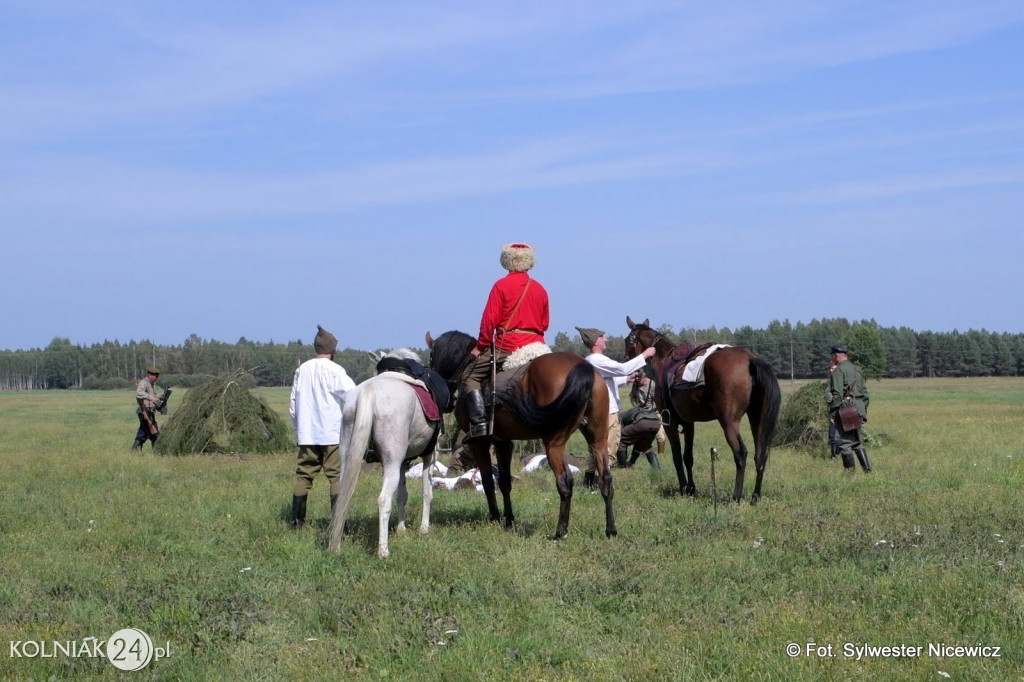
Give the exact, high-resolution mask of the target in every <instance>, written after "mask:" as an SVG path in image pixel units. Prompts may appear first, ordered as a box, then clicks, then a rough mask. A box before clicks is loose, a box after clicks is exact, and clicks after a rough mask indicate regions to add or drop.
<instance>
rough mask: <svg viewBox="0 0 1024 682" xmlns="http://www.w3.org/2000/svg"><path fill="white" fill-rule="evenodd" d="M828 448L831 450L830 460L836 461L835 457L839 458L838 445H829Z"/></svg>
mask: <svg viewBox="0 0 1024 682" xmlns="http://www.w3.org/2000/svg"><path fill="white" fill-rule="evenodd" d="M828 446H829V448H830V449H831V450H832V459H836V458H837V457H839V444H838V443H829V444H828Z"/></svg>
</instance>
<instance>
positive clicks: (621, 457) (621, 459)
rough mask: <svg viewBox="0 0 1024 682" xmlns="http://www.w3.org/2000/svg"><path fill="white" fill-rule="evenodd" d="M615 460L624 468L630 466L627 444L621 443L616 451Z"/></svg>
mask: <svg viewBox="0 0 1024 682" xmlns="http://www.w3.org/2000/svg"><path fill="white" fill-rule="evenodd" d="M615 462H616V463H617V464H618V465H619V466H620V467H622V468H623V469H625V468H626V467H628V466H629V462H627V461H626V446H625V445H620V446H619V449H618V450H616V451H615Z"/></svg>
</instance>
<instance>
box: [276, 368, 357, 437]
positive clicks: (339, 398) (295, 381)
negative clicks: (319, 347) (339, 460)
mask: <svg viewBox="0 0 1024 682" xmlns="http://www.w3.org/2000/svg"><path fill="white" fill-rule="evenodd" d="M355 386H356V384H355V382H354V381H352V379H351V378H349V376H348V373H347V372H346V371H345V368H343V367H342V366H341V365H339V364H338V363H336V362H334V361H333V360H331V359H330V358H313V359H312V360H307V361H306V362H304V363H302V364H301V365H299V368H298V369H297V370H295V376H294V377H292V394H291V398H290V399H289V401H288V413H289V414H290V415H291V417H292V426H293V427H294V428H295V437H296V440H297V441H298V444H299V445H337V444H338V443H340V442H341V404H342V402H343V401H344V398H345V393H346V392H348V391H350V390H352V389H353V388H355Z"/></svg>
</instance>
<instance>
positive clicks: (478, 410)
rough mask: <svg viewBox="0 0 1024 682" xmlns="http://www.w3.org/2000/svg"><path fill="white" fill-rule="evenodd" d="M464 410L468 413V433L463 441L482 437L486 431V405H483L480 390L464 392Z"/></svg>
mask: <svg viewBox="0 0 1024 682" xmlns="http://www.w3.org/2000/svg"><path fill="white" fill-rule="evenodd" d="M466 411H467V412H468V413H469V433H468V434H466V437H465V438H464V439H463V442H465V441H468V440H472V439H474V438H484V437H486V436H487V435H488V433H487V407H486V406H485V405H484V394H483V392H482V391H480V390H476V391H470V392H469V393H467V394H466Z"/></svg>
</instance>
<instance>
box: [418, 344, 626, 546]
mask: <svg viewBox="0 0 1024 682" xmlns="http://www.w3.org/2000/svg"><path fill="white" fill-rule="evenodd" d="M426 339H427V346H428V347H429V348H430V368H431V369H433V370H435V371H436V372H438V373H439V374H440V375H441V376H442V377H444V379H445V380H446V381H447V382H448V384H449V387H450V388H451V389H452V391H453V394H454V389H455V388H457V387H458V384H459V382H460V381H461V379H462V373H463V371H464V370H465V368H466V367H468V366H469V363H470V361H471V360H472V358H471V355H470V352H471V351H472V350H473V347H474V346H475V345H476V338H475V337H473V336H470V335H469V334H466V333H464V332H459V331H448V332H445V333H444V334H441V336H439V337H437V339H434V338H433V337H432V336H431V335H430V332H427V336H426ZM492 388H493V387H492ZM500 395H501V397H502V401H501V403H500V404H498V405H497V406H496V407H495V408H494V415H493V423H494V431H493V434H492V435H491V436H488V437H486V438H479V439H474V440H471V441H469V442H468V443H466V444H465V447H466V448H467V449H468V450H469V451H470V453H472V455H473V457H474V459H475V460H476V465H477V467H479V469H480V477H481V479H482V482H483V486H484V494H485V495H486V496H487V508H488V510H489V512H490V517H491V520H492V521H498V520H499V519H500V520H502V522H503V523H504V525H505V526H506V527H511V526H512V524H513V523H514V521H515V516H514V515H513V513H512V498H511V491H512V472H511V468H510V467H511V463H512V441H513V440H533V439H538V438H539V439H540V440H541V441H543V443H544V452H545V454H546V455H547V457H548V465H549V466H550V467H551V472H552V473H553V474H554V476H555V487H556V488H557V489H558V497H559V500H560V504H559V509H558V525H557V527H556V529H555V536H554V537H555V539H556V540H558V539H561V538H564V537H565V536H566V535H567V534H568V532H569V509H570V506H571V503H572V490H573V483H574V482H573V476H572V471H570V469H569V467H568V465H567V464H566V461H565V446H566V444H567V443H568V441H569V437H570V436H571V435H572V433H573V431H575V430H576V429H577V428H579V427H580V424H581V422H582V420H583V419H584V418H586V425H585V426H584V427H583V428H580V430H581V431H582V432H583V435H584V437H585V438H586V441H587V445H588V447H589V450H590V454H591V455H592V456H593V457H594V458H595V460H596V463H597V484H598V486H599V488H600V490H601V495H602V496H603V498H604V510H605V536H607V537H614V536H615V535H617V534H618V530H617V529H616V527H615V515H614V514H613V512H612V498H613V497H614V487H613V485H612V475H611V470H610V469H609V467H608V452H607V449H608V445H607V440H608V419H609V418H610V415H609V414H608V409H609V404H608V400H609V397H608V390H607V389H606V388H605V385H604V381H602V380H601V377H600V375H599V374H598V372H597V370H596V369H595V368H594V367H593V365H591V364H590V363H588V362H587V361H586V360H584V359H583V358H581V357H580V356H578V355H576V354H575V353H546V354H544V355H540V356H539V357H537V358H535V359H534V360H532V361H531V362H530V364H528V365H526V366H525V368H524V369H522V370H521V371H520V372H519V374H518V375H516V378H515V379H514V380H513V381H511V382H510V384H509V385H508V387H507V388H506V389H503V390H502V391H501V392H500ZM462 398H463V397H462V396H461V395H460V397H459V400H458V401H457V402H456V404H455V418H456V420H457V421H458V423H459V427H460V428H461V429H462V430H463V431H464V432H467V433H468V432H469V415H468V412H467V410H466V405H465V401H464V400H463V399H462ZM492 444H493V445H494V450H495V454H496V459H497V464H498V488H499V489H500V490H501V496H502V502H503V504H504V510H503V514H502V515H501V516H499V513H498V503H497V499H496V498H495V494H494V475H493V472H492V466H491V456H490V446H491V445H492Z"/></svg>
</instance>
